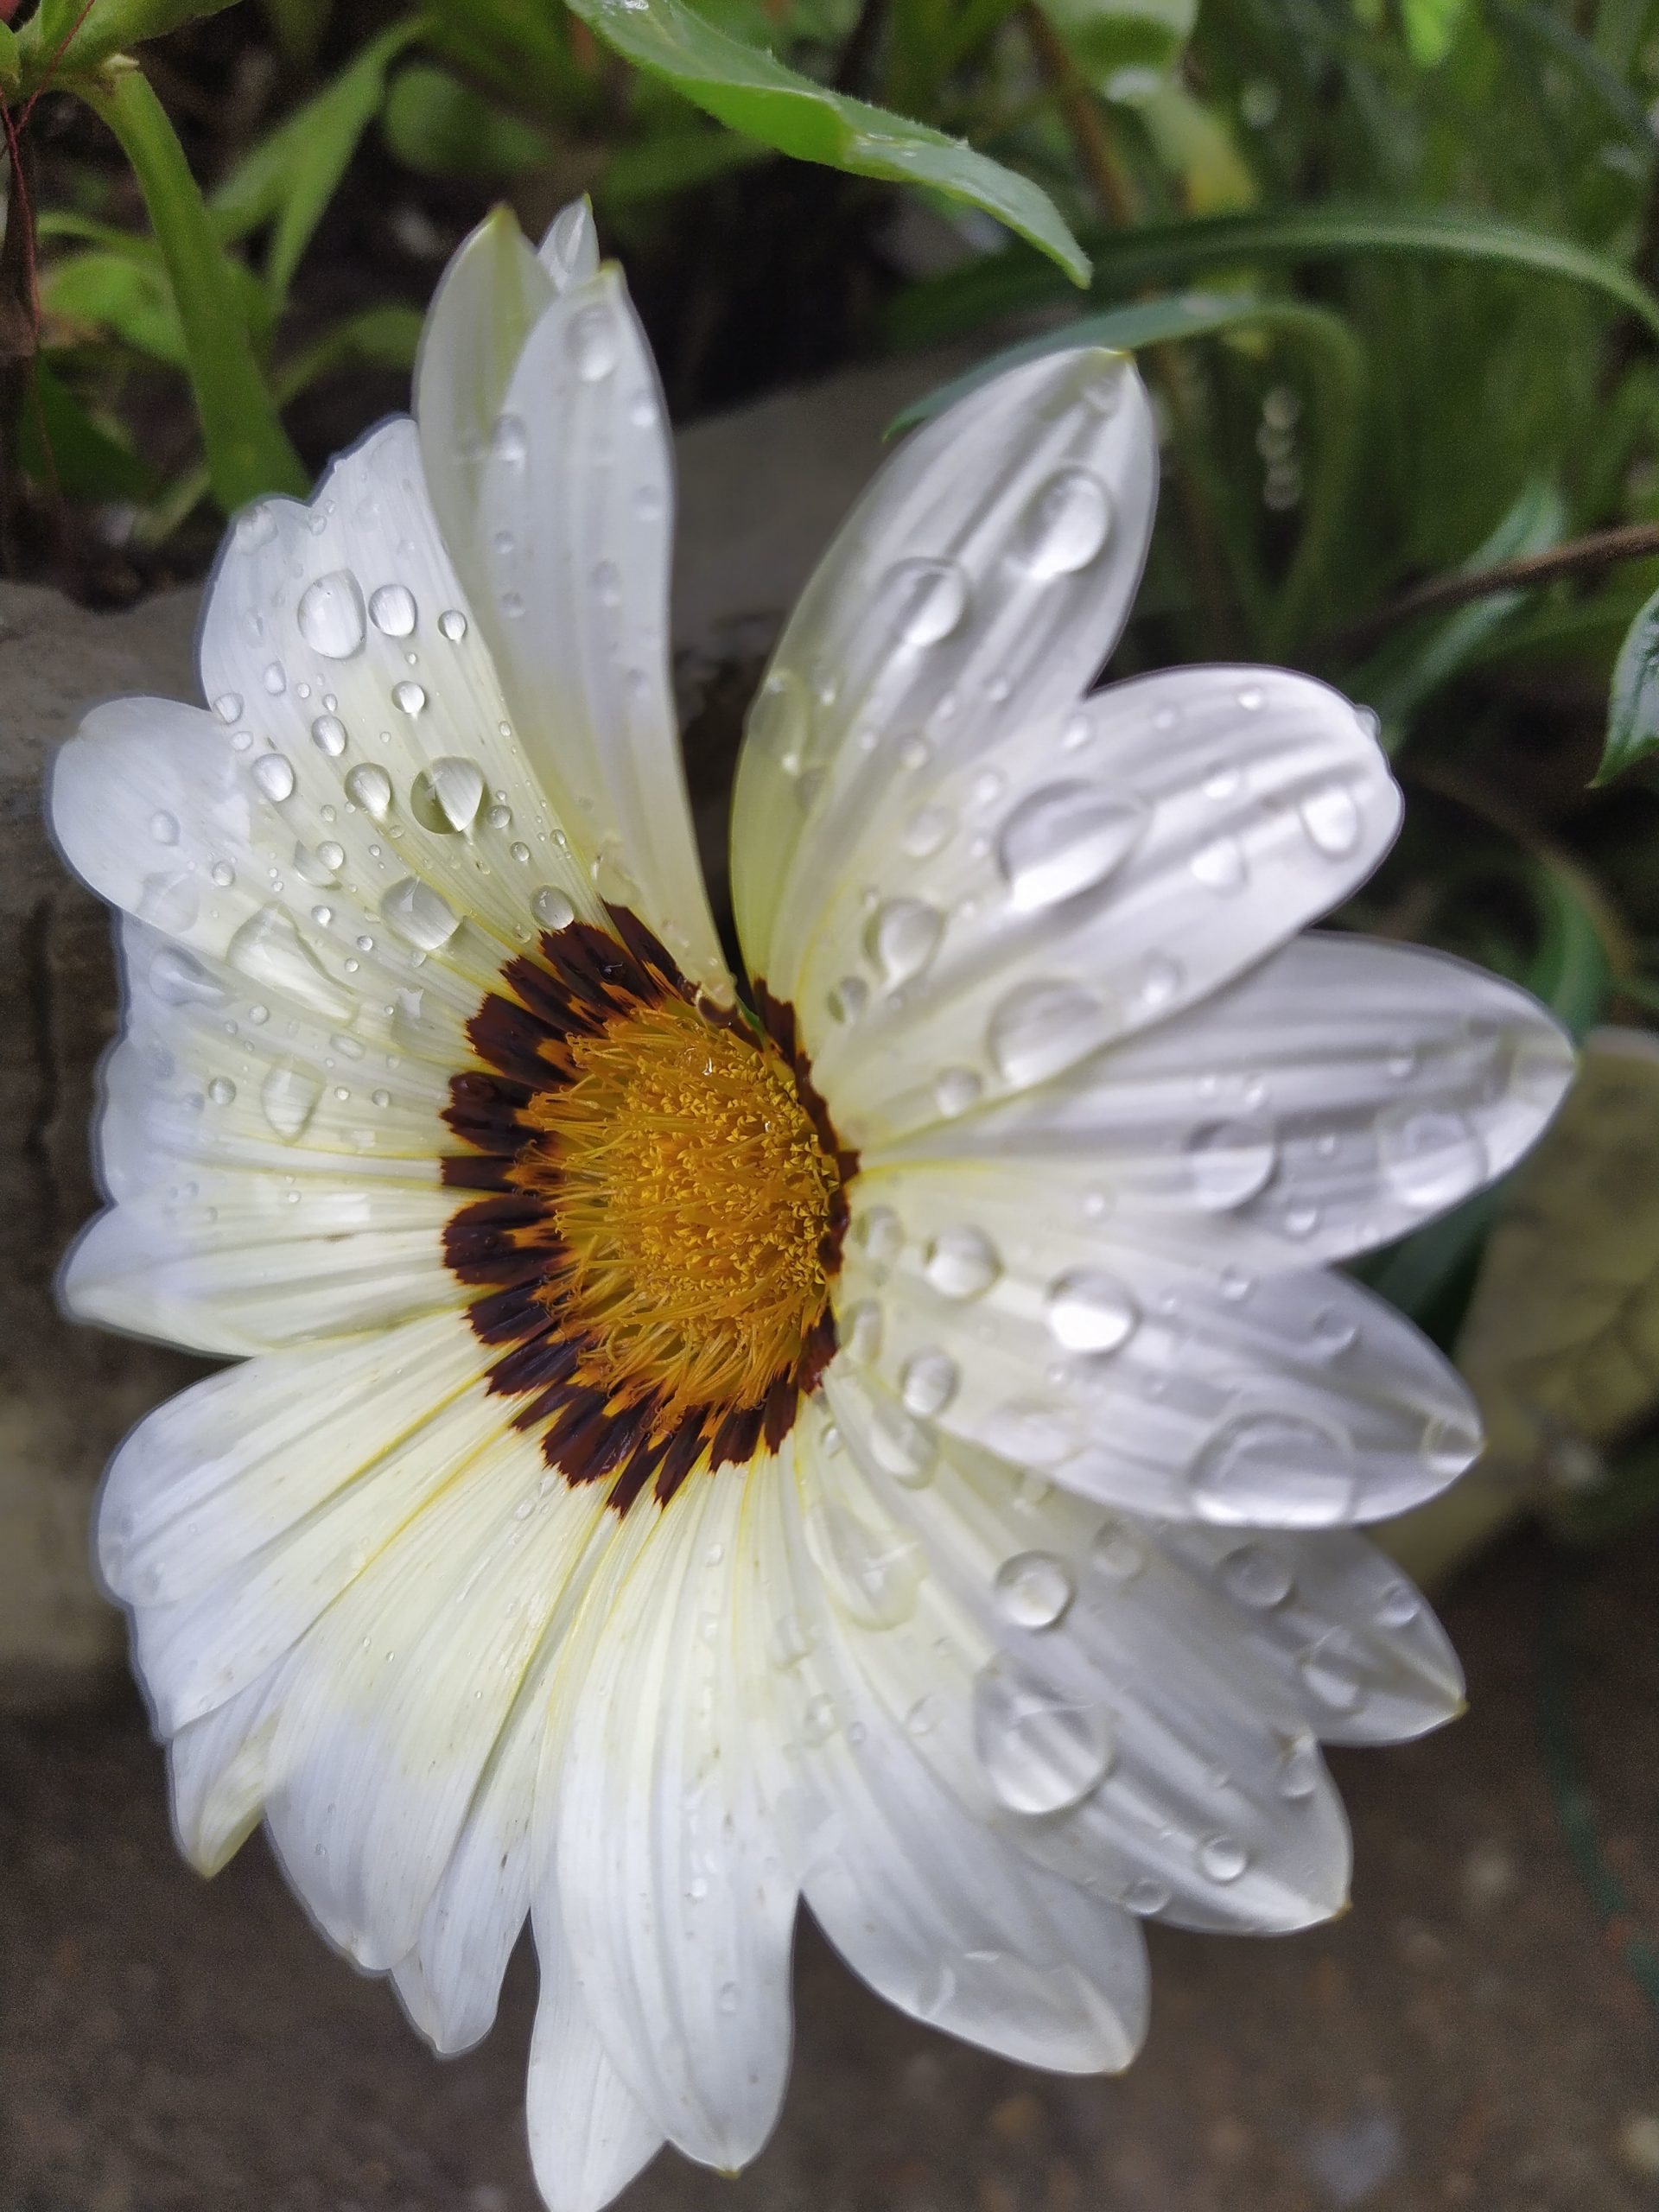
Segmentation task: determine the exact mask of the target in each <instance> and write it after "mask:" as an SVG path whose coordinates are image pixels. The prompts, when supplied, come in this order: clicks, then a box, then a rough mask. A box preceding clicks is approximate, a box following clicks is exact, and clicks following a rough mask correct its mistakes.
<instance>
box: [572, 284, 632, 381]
mask: <svg viewBox="0 0 1659 2212" xmlns="http://www.w3.org/2000/svg"><path fill="white" fill-rule="evenodd" d="M564 346H565V351H566V353H568V354H569V357H570V365H571V366H572V367H573V368H574V369H575V372H576V374H577V375H578V376H579V377H580V378H582V382H583V383H584V384H601V383H602V382H603V381H604V379H605V378H607V376H609V374H610V373H611V371H612V370H613V368H614V367H615V366H616V364H617V360H618V358H619V354H620V347H619V345H618V340H617V334H616V324H615V321H614V319H613V315H612V314H611V311H610V309H609V308H607V307H601V306H600V305H599V304H598V303H597V302H595V303H594V305H592V306H590V307H585V308H581V309H580V310H579V311H578V312H577V314H575V315H573V316H572V318H571V321H570V327H569V329H568V330H567V331H566V332H565V334H564Z"/></svg>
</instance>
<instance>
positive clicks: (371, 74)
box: [212, 16, 421, 306]
mask: <svg viewBox="0 0 1659 2212" xmlns="http://www.w3.org/2000/svg"><path fill="white" fill-rule="evenodd" d="M420 29H421V22H420V18H419V17H418V16H410V17H409V18H408V19H407V20H406V21H405V22H401V23H393V24H392V25H391V27H390V28H389V29H386V30H384V31H382V32H381V34H380V35H379V36H378V38H375V39H372V40H371V41H370V42H369V43H368V45H367V46H365V48H363V50H362V52H361V53H360V54H358V55H357V56H356V57H355V59H354V60H353V61H352V62H351V63H350V64H349V65H348V66H347V67H346V68H345V69H343V70H342V71H341V72H340V74H339V76H337V77H335V78H334V79H333V80H332V82H330V83H329V84H327V85H326V86H324V88H323V89H322V91H321V92H319V93H317V94H316V96H315V99H309V100H308V101H306V103H305V105H303V106H302V107H300V108H297V109H296V111H295V112H294V113H293V114H292V115H290V116H289V117H288V118H287V119H286V120H285V121H284V122H283V123H281V124H278V126H277V129H276V130H273V131H272V132H271V134H270V137H268V138H266V139H265V140H264V141H263V143H261V144H259V145H257V146H256V147H255V148H254V149H253V151H252V152H251V154H249V155H247V156H245V158H244V159H243V160H242V161H241V162H239V163H238V166H237V167H236V168H234V169H233V170H232V173H231V175H229V176H228V177H227V178H226V180H225V182H224V183H223V184H222V185H221V186H220V187H219V190H218V191H217V192H216V193H215V194H213V201H212V212H213V220H214V224H215V226H216V227H217V229H218V231H219V235H220V237H221V238H241V237H243V236H245V233H246V232H249V231H251V230H256V229H257V228H258V227H259V226H260V225H262V224H264V223H267V222H269V223H270V224H272V226H273V228H272V232H271V240H270V253H269V255H268V256H267V258H266V263H265V284H266V288H267V289H268V290H269V292H270V296H271V299H272V302H273V303H275V304H276V305H278V306H280V304H281V303H282V302H283V300H284V299H285V298H286V297H287V295H288V288H289V284H290V283H292V282H293V278H294V271H295V270H296V268H297V267H298V266H299V264H300V259H301V257H302V255H303V253H304V251H305V249H306V247H307V246H308V245H309V244H310V242H311V238H312V236H313V234H314V232H315V230H316V227H317V225H318V224H319V223H320V222H321V219H322V217H323V214H324V213H325V212H326V210H327V206H328V203H329V201H330V200H332V199H333V198H334V194H335V193H336V192H337V191H338V190H339V188H340V180H341V178H342V177H343V176H344V175H345V174H346V168H348V167H349V165H350V162H351V159H352V156H353V154H354V153H355V152H356V151H357V145H358V141H359V139H360V138H361V137H362V136H363V133H364V131H365V130H366V129H367V128H368V126H369V124H371V123H372V121H373V120H374V118H375V117H376V116H377V115H378V113H379V111H380V109H381V106H382V105H383V103H384V102H385V94H386V69H387V67H388V65H389V64H390V63H391V61H392V60H393V59H394V58H395V57H396V56H397V54H400V53H401V52H402V51H403V49H404V47H406V46H407V45H409V43H410V41H411V40H412V39H413V38H415V36H416V35H417V33H418V32H419V30H420Z"/></svg>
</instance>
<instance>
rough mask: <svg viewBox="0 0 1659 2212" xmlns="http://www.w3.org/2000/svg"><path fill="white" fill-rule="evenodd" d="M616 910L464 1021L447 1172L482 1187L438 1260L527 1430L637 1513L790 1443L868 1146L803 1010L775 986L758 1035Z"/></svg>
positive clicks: (816, 1377)
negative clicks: (494, 1353) (815, 1057)
mask: <svg viewBox="0 0 1659 2212" xmlns="http://www.w3.org/2000/svg"><path fill="white" fill-rule="evenodd" d="M608 912H609V918H610V923H611V927H610V928H609V929H608V930H607V929H603V928H601V927H598V926H597V925H594V924H592V923H586V922H576V923H572V924H571V925H570V926H569V928H567V929H563V930H559V931H548V932H546V933H545V934H544V935H543V937H542V938H541V940H540V942H539V944H538V945H537V950H536V951H535V953H534V954H527V955H524V956H523V957H518V958H515V959H513V960H512V961H510V962H509V963H507V965H506V966H505V968H504V969H502V971H501V976H500V987H499V988H498V989H497V990H494V991H492V992H491V993H490V994H489V995H488V996H487V997H486V999H485V1000H484V1002H483V1004H482V1005H481V1006H480V1007H479V1010H478V1012H477V1013H476V1014H474V1016H473V1018H472V1020H471V1021H470V1022H469V1023H468V1025H467V1038H468V1041H469V1042H470V1044H471V1045H472V1046H473V1048H474V1052H476V1053H477V1055H478V1058H479V1059H480V1061H481V1062H482V1063H483V1065H482V1066H481V1067H478V1068H473V1069H469V1070H467V1071H464V1072H462V1073H461V1074H458V1075H456V1076H455V1077H453V1078H452V1080H451V1083H450V1087H449V1089H450V1095H449V1104H448V1108H447V1109H446V1111H445V1115H444V1118H445V1120H446V1121H447V1122H448V1124H449V1126H450V1128H452V1129H453V1130H454V1134H455V1135H456V1136H457V1137H458V1138H460V1140H461V1143H462V1145H463V1146H464V1147H466V1149H465V1150H463V1151H461V1152H459V1153H454V1154H448V1156H447V1157H446V1158H445V1160H443V1163H442V1176H443V1180H444V1182H445V1183H446V1184H447V1185H449V1186H451V1187H452V1188H454V1189H455V1190H457V1191H458V1192H467V1193H470V1194H472V1195H471V1196H470V1198H469V1200H468V1202H467V1203H466V1204H463V1205H461V1206H460V1207H459V1208H458V1210H457V1211H456V1212H455V1214H454V1217H452V1219H451V1221H450V1223H449V1224H448V1229H447V1230H446V1231H445V1236H444V1256H445V1258H446V1260H447V1262H448V1265H449V1267H450V1268H451V1269H452V1270H453V1271H454V1274H456V1275H457V1277H458V1278H459V1279H460V1280H461V1281H462V1282H464V1283H466V1284H467V1286H468V1287H470V1288H473V1289H474V1290H475V1291H476V1293H477V1295H476V1296H475V1297H474V1300H473V1302H472V1304H471V1306H469V1308H468V1314H469V1318H470V1319H471V1321H472V1324H473V1327H474V1330H475V1332H477V1334H478V1336H479V1337H480V1339H481V1340H482V1341H483V1342H484V1343H486V1344H489V1345H491V1346H492V1347H493V1348H498V1357H496V1358H495V1360H494V1362H493V1364H492V1366H491V1368H490V1370H489V1387H490V1389H492V1390H493V1391H495V1392H498V1393H499V1394H501V1395H507V1396H512V1397H514V1398H517V1399H518V1400H519V1401H520V1403H519V1404H518V1408H517V1409H516V1410H515V1412H514V1414H513V1415H512V1420H513V1425H514V1427H519V1428H524V1429H526V1430H532V1431H537V1432H539V1433H540V1437H541V1444H542V1451H543V1456H544V1457H545V1459H546V1460H547V1463H548V1465H550V1467H553V1468H556V1470H557V1471H559V1472H560V1473H561V1474H563V1476H564V1478H565V1479H566V1480H567V1481H568V1482H571V1483H589V1482H605V1483H607V1484H609V1491H608V1497H607V1503H610V1504H611V1505H612V1506H613V1507H614V1508H615V1509H616V1510H617V1511H618V1512H619V1513H621V1512H626V1510H627V1509H628V1507H629V1506H630V1505H631V1504H632V1503H633V1501H634V1500H635V1498H637V1497H639V1496H641V1495H642V1494H643V1492H644V1491H645V1489H646V1488H647V1487H648V1486H649V1487H650V1488H651V1489H652V1491H653V1493H654V1495H655V1496H656V1497H657V1498H658V1502H659V1503H664V1504H665V1503H667V1501H668V1500H669V1499H670V1498H671V1497H672V1496H673V1495H674V1493H675V1491H677V1489H678V1488H679V1487H680V1485H681V1484H683V1482H684V1481H685V1480H686V1478H687V1477H688V1476H689V1475H690V1474H691V1473H692V1472H693V1471H695V1470H696V1468H698V1467H699V1466H706V1467H708V1468H709V1469H713V1468H715V1467H719V1466H721V1465H726V1464H728V1462H730V1463H736V1464H741V1463H743V1462H745V1461H747V1460H748V1459H752V1458H753V1456H754V1454H755V1452H757V1451H758V1450H760V1448H761V1447H762V1446H763V1445H764V1446H765V1447H766V1449H767V1450H769V1451H772V1452H776V1451H777V1450H778V1449H779V1446H781V1445H782V1443H783V1441H784V1439H785V1437H786V1436H787V1435H788V1433H789V1431H790V1429H791V1427H793V1425H794V1422H795V1420H796V1417H797V1414H798V1412H799V1408H800V1403H801V1401H802V1399H803V1398H804V1397H806V1396H807V1395H810V1393H811V1392H812V1391H813V1390H815V1389H817V1387H818V1384H819V1382H820V1381H821V1379H822V1377H823V1372H824V1370H825V1369H826V1367H827V1366H828V1365H829V1361H830V1359H831V1358H832V1357H833V1356H834V1353H835V1349H836V1330H835V1319H834V1316H833V1314H832V1313H831V1311H830V1307H829V1280H830V1278H831V1277H832V1276H833V1275H834V1274H835V1272H836V1269H837V1268H838V1267H839V1265H840V1261H841V1251H842V1242H843V1240H844V1238H845V1236H846V1230H847V1220H848V1206H847V1196H846V1185H847V1183H848V1181H849V1179H850V1178H851V1177H852V1176H853V1175H854V1174H855V1173H856V1172H857V1168H858V1158H857V1155H856V1154H855V1153H852V1152H850V1151H849V1150H847V1149H846V1148H845V1147H842V1146H841V1145H840V1144H839V1143H838V1141H836V1135H835V1130H834V1128H833V1125H832V1124H831V1122H830V1119H829V1112H828V1109H827V1108H826V1107H825V1104H824V1102H823V1099H822V1098H821V1097H820V1096H819V1095H818V1092H817V1090H816V1089H815V1088H814V1086H813V1084H812V1080H811V1071H810V1064H809V1062H808V1060H807V1058H806V1055H805V1053H804V1051H803V1050H802V1049H801V1046H800V1045H799V1042H798V1036H797V1030H796V1023H795V1015H794V1010H793V1008H792V1007H790V1006H789V1005H787V1004H786V1003H785V1001H781V1000H778V999H774V998H773V997H772V995H771V993H770V992H769V991H767V990H766V987H765V986H764V984H761V985H758V986H757V988H756V1000H757V1004H758V1007H759V1010H760V1028H759V1029H757V1028H756V1027H753V1026H752V1025H751V1024H750V1022H749V1021H748V1020H747V1019H746V1018H745V1016H744V1015H743V1014H741V1011H738V1010H735V1009H729V1010H728V1009H726V1008H722V1007H711V1006H710V1005H709V1004H708V1003H707V1001H703V1000H702V999H700V998H699V997H697V996H696V995H695V994H694V993H693V992H692V990H691V988H690V986H689V984H688V983H687V982H686V979H685V977H684V976H683V975H682V974H681V972H680V970H679V969H678V968H677V966H676V964H675V963H674V962H673V960H672V959H671V957H669V955H668V953H667V952H666V951H665V950H664V948H663V946H662V945H661V944H659V943H658V940H657V938H655V937H653V936H652V933H651V931H649V930H647V929H646V928H645V925H643V924H642V923H641V922H640V921H639V919H638V918H637V917H636V916H635V915H633V914H632V913H629V912H626V910H624V909H620V908H614V907H613V908H611V909H609V910H608Z"/></svg>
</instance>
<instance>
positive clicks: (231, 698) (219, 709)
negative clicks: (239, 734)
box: [213, 691, 242, 723]
mask: <svg viewBox="0 0 1659 2212" xmlns="http://www.w3.org/2000/svg"><path fill="white" fill-rule="evenodd" d="M213 712H214V713H215V714H216V715H218V716H219V720H220V721H222V722H226V723H229V722H237V721H241V719H242V695H241V693H240V692H239V691H221V692H220V693H219V696H218V698H217V699H215V700H214V702H213Z"/></svg>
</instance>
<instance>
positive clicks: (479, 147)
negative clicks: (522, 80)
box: [380, 62, 553, 179]
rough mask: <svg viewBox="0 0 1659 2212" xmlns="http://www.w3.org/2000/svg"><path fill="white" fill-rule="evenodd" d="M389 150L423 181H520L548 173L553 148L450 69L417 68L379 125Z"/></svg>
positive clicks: (396, 88)
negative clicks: (527, 174)
mask: <svg viewBox="0 0 1659 2212" xmlns="http://www.w3.org/2000/svg"><path fill="white" fill-rule="evenodd" d="M380 129H381V133H382V135H383V137H385V142H386V143H387V145H388V146H389V147H390V148H391V150H392V152H393V153H394V154H395V155H396V156H397V158H398V160H399V161H400V162H403V163H404V165H405V166H406V167H407V168H411V169H414V170H416V171H417V172H418V173H419V174H420V175H423V176H458V177H492V178H497V179H504V178H507V177H514V176H518V175H522V174H523V172H524V170H526V169H533V168H544V167H545V166H546V164H547V162H549V161H550V158H551V156H552V151H553V149H552V144H551V142H550V140H549V139H548V138H546V137H544V136H543V133H542V132H541V131H539V130H536V129H535V128H534V127H533V126H532V125H531V124H528V123H524V122H522V121H521V120H520V119H519V118H518V117H517V116H513V115H508V114H506V113H505V112H504V111H503V110H502V109H500V108H499V107H498V106H497V105H496V104H495V102H494V101H493V100H492V99H487V98H486V96H485V94H484V93H482V92H475V91H474V89H473V87H472V86H470V85H463V84H462V83H461V79H460V78H459V77H455V76H452V75H451V73H449V71H448V69H438V68H435V67H432V65H431V64H430V63H429V62H416V63H414V64H413V65H412V66H411V67H409V68H407V69H403V70H400V71H399V72H398V73H397V77H396V78H395V79H393V80H392V86H391V98H390V99H388V100H387V102H386V111H385V115H384V116H383V117H382V118H381V120H380Z"/></svg>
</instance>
